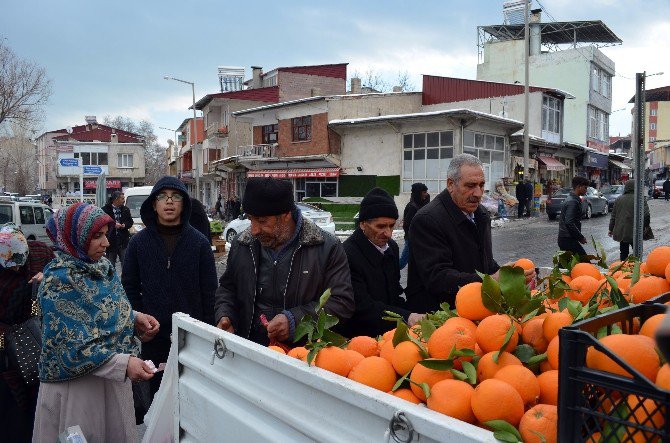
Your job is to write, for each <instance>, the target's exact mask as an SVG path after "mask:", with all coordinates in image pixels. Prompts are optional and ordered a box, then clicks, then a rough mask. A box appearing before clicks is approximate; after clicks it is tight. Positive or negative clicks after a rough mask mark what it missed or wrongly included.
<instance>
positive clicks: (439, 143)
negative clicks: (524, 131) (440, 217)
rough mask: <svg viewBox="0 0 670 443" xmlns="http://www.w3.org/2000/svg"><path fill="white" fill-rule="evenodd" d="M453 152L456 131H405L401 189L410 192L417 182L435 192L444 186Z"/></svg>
mask: <svg viewBox="0 0 670 443" xmlns="http://www.w3.org/2000/svg"><path fill="white" fill-rule="evenodd" d="M494 143H495V141H494ZM453 156H454V133H453V131H436V132H427V133H426V132H422V133H416V134H405V135H403V166H402V192H410V191H411V188H412V183H415V182H422V183H425V184H426V186H428V191H429V192H433V193H435V192H439V191H441V190H442V189H444V187H445V185H446V177H447V168H448V167H449V163H450V162H451V159H452V158H453Z"/></svg>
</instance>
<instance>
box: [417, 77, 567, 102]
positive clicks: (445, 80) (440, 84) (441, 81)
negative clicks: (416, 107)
mask: <svg viewBox="0 0 670 443" xmlns="http://www.w3.org/2000/svg"><path fill="white" fill-rule="evenodd" d="M538 91H541V92H552V93H554V94H559V93H558V91H556V90H555V89H551V88H540V87H537V86H531V87H530V92H538ZM519 94H523V85H515V84H510V83H497V82H485V81H481V80H466V79H463V78H453V77H437V76H434V75H424V76H423V100H422V101H423V104H424V105H435V104H438V103H452V102H460V101H465V100H474V99H478V98H490V97H504V96H507V95H519ZM559 95H561V94H559Z"/></svg>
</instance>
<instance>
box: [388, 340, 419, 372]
mask: <svg viewBox="0 0 670 443" xmlns="http://www.w3.org/2000/svg"><path fill="white" fill-rule="evenodd" d="M421 360H423V357H422V356H421V353H420V352H419V347H418V346H417V345H415V344H414V343H412V342H411V341H404V342H402V343H398V346H396V347H395V348H394V349H393V355H392V356H391V364H392V365H393V369H395V371H396V372H397V373H398V374H400V375H405V374H407V373H408V372H409V371H411V370H412V368H413V367H414V365H416V364H417V363H418V362H419V361H421Z"/></svg>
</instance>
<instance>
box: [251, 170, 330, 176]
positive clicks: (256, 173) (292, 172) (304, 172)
mask: <svg viewBox="0 0 670 443" xmlns="http://www.w3.org/2000/svg"><path fill="white" fill-rule="evenodd" d="M339 176H340V168H311V169H261V170H258V171H248V172H247V177H248V178H251V177H272V178H331V177H339Z"/></svg>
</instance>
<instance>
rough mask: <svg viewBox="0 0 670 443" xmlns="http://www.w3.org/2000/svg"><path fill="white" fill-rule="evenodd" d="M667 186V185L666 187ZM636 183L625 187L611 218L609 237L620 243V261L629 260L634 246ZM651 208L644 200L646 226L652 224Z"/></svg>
mask: <svg viewBox="0 0 670 443" xmlns="http://www.w3.org/2000/svg"><path fill="white" fill-rule="evenodd" d="M664 186H665V185H664ZM666 195H667V194H666ZM634 206H635V182H634V181H633V180H628V181H627V182H626V184H625V185H624V187H623V195H622V196H621V197H619V198H617V199H616V201H615V202H614V208H613V209H612V215H611V216H610V225H609V232H608V233H607V235H609V236H610V237H612V239H614V241H618V242H619V252H620V255H619V259H620V260H621V261H624V260H626V259H627V258H628V254H629V253H630V247H631V246H632V245H633V217H634V214H635V210H634V209H633V207H634ZM650 219H651V217H650V214H649V206H648V205H647V199H646V198H645V199H644V226H649V222H650Z"/></svg>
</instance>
